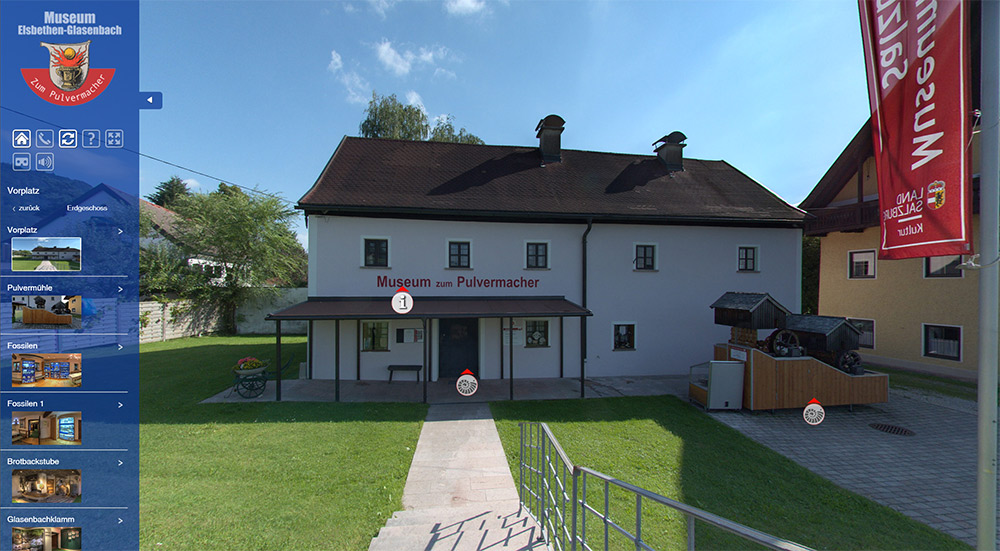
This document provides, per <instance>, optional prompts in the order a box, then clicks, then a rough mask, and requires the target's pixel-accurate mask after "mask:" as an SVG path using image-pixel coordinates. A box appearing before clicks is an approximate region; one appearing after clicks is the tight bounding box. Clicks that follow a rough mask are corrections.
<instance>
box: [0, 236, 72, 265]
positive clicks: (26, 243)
mask: <svg viewBox="0 0 1000 551" xmlns="http://www.w3.org/2000/svg"><path fill="white" fill-rule="evenodd" d="M10 241H11V243H10V249H11V251H10V269H11V270H14V271H15V272H18V271H21V272H32V271H33V272H76V271H79V270H80V248H81V240H80V238H79V237H12V238H11V240H10Z"/></svg>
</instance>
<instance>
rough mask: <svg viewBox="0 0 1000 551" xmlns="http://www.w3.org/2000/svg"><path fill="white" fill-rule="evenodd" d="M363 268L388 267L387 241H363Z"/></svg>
mask: <svg viewBox="0 0 1000 551" xmlns="http://www.w3.org/2000/svg"><path fill="white" fill-rule="evenodd" d="M364 247H365V267H367V268H386V267H388V266H389V240H388V239H368V238H366V239H365V245H364Z"/></svg>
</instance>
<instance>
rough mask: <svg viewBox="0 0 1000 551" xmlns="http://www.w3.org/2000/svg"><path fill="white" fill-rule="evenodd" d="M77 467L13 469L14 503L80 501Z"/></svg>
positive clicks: (79, 478) (12, 487) (79, 479)
mask: <svg viewBox="0 0 1000 551" xmlns="http://www.w3.org/2000/svg"><path fill="white" fill-rule="evenodd" d="M80 482H81V477H80V471H79V470H77V469H14V472H13V482H12V483H11V489H12V490H13V492H14V503H80V501H81V498H80V496H81V494H80Z"/></svg>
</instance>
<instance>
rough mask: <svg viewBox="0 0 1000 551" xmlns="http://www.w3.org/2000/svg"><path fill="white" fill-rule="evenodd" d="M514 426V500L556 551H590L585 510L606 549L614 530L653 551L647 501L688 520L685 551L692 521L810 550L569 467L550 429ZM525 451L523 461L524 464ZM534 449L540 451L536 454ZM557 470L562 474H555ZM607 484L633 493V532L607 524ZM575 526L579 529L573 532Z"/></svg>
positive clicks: (788, 549)
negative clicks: (645, 531) (594, 485)
mask: <svg viewBox="0 0 1000 551" xmlns="http://www.w3.org/2000/svg"><path fill="white" fill-rule="evenodd" d="M518 426H519V427H520V432H521V438H520V444H521V447H520V452H519V453H520V456H519V458H518V459H519V463H520V469H519V480H518V497H519V499H520V502H521V506H523V507H526V508H527V510H528V513H529V514H530V515H531V516H532V517H533V518H534V519H535V521H536V522H537V523H538V525H539V527H540V528H541V531H542V535H543V537H545V539H546V540H547V541H548V542H549V543H550V544H551V545H552V546H553V548H555V549H557V550H563V549H566V540H567V539H568V540H569V549H571V550H572V551H575V550H576V549H577V546H578V545H579V546H580V547H579V548H580V549H583V550H587V551H589V550H592V549H593V547H591V546H590V544H589V543H587V513H588V512H590V513H591V514H593V515H594V516H595V517H596V518H597V519H598V520H599V521H601V523H602V524H603V527H604V538H603V540H604V549H605V551H607V549H608V544H609V537H610V533H611V532H610V529H611V528H614V529H615V531H616V532H619V533H621V534H622V535H623V536H625V537H626V538H628V539H629V540H631V541H632V543H633V544H635V548H636V549H637V550H639V551H642V550H647V551H656V550H655V549H654V548H652V547H650V546H649V544H648V543H646V542H645V541H643V539H642V500H643V499H647V500H650V501H652V502H654V503H659V504H661V505H665V506H667V507H670V508H672V509H675V510H677V511H680V512H681V513H684V515H685V517H686V520H687V548H688V550H689V551H694V549H695V539H694V533H695V521H696V520H699V521H701V522H704V523H706V524H709V525H711V526H715V527H716V528H719V529H722V530H725V531H727V532H729V533H731V534H735V535H736V536H739V537H741V538H743V539H745V540H747V541H750V542H753V543H757V544H760V545H763V546H765V547H767V548H769V549H776V550H781V551H812V549H811V548H809V547H805V546H803V545H799V544H797V543H795V542H792V541H788V540H785V539H782V538H779V537H776V536H772V535H770V534H767V533H764V532H761V531H760V530H755V529H753V528H750V527H749V526H745V525H743V524H740V523H738V522H733V521H731V520H729V519H726V518H723V517H720V516H718V515H715V514H712V513H709V512H708V511H705V510H702V509H699V508H697V507H692V506H691V505H687V504H686V503H682V502H680V501H676V500H673V499H670V498H668V497H665V496H662V495H660V494H657V493H654V492H651V491H649V490H646V489H645V488H640V487H638V486H636V485H634V484H629V483H628V482H624V481H621V480H618V479H616V478H614V477H612V476H609V475H606V474H604V473H602V472H600V471H596V470H594V469H590V468H588V467H581V466H578V465H574V464H573V462H572V461H570V459H569V456H568V455H567V454H566V452H565V451H564V450H563V449H562V446H560V445H559V441H558V440H556V437H555V435H553V434H552V431H551V430H550V429H549V426H548V425H547V424H545V423H524V422H521V423H518ZM526 427H527V429H528V443H527V445H526V442H525V428H526ZM535 441H537V444H534V442H535ZM546 448H547V449H548V450H550V451H551V450H555V456H556V457H558V459H559V461H558V464H555V465H554V464H553V462H552V461H551V460H550V457H551V454H550V453H546ZM526 451H527V456H528V463H525V455H526ZM536 451H537V452H539V453H537V454H536V453H535V452H536ZM536 459H537V461H538V464H537V467H536V466H535V460H536ZM560 469H561V472H562V476H560ZM525 470H527V472H528V478H529V481H528V484H527V485H525V481H524V475H525ZM567 474H569V475H571V476H572V494H569V493H567V492H566V483H565V481H564V478H565V477H566V475H567ZM550 477H551V479H552V480H554V481H555V484H554V485H553V484H552V483H551V482H550ZM588 477H593V478H596V479H598V480H600V481H601V482H603V484H602V486H604V488H603V490H604V492H603V493H604V511H603V512H602V511H600V510H598V509H596V508H594V507H593V506H592V505H591V504H590V503H588V502H587V478H588ZM533 482H534V483H537V487H533V484H532V483H533ZM611 485H614V486H617V487H619V488H622V489H624V490H626V491H629V492H632V493H633V494H635V533H634V534H632V533H630V532H629V531H628V529H626V528H624V527H623V526H621V525H620V524H618V523H616V522H614V521H613V520H611V517H610V513H609V509H610V507H609V506H610V498H609V496H610V489H611ZM554 487H555V488H557V491H553V488H554ZM581 488H582V491H581ZM525 493H527V495H528V496H529V497H530V499H529V501H530V503H531V505H534V506H535V510H532V507H530V506H529V505H528V504H527V503H525V499H526V498H525V497H524V495H525ZM546 498H548V499H549V505H548V506H546ZM556 501H559V503H560V506H561V511H560V510H558V509H554V505H555V502H556ZM567 501H570V502H571V504H572V506H571V519H570V526H569V527H567V526H566V524H567V523H566V507H565V505H566V502H567ZM550 508H552V509H553V510H552V512H551V513H550V511H549V509H550ZM519 512H520V511H519ZM578 527H579V531H578V530H577V528H578ZM553 536H555V537H553Z"/></svg>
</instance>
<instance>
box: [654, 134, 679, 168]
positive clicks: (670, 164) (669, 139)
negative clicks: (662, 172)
mask: <svg viewBox="0 0 1000 551" xmlns="http://www.w3.org/2000/svg"><path fill="white" fill-rule="evenodd" d="M686 139H687V136H685V135H684V133H683V132H678V131H676V130H675V131H673V132H671V133H670V134H667V135H666V136H664V137H662V138H660V139H659V140H656V141H655V142H653V145H654V146H655V147H654V149H653V151H655V152H656V156H657V157H659V158H660V161H662V162H663V164H665V165H666V166H667V170H669V171H671V172H674V171H678V170H684V151H683V150H684V146H685V145H687V144H684V143H681V142H683V141H684V140H686Z"/></svg>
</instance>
